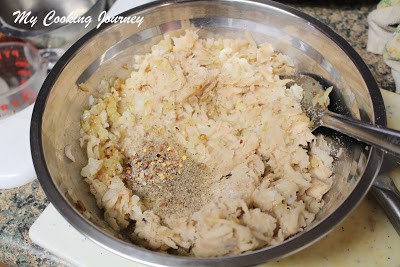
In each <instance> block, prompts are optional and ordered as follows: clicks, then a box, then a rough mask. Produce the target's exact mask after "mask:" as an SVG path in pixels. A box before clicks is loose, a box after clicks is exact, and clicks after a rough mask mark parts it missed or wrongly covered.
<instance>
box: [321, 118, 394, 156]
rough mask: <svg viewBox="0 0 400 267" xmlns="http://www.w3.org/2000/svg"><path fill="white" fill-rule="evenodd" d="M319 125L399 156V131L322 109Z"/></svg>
mask: <svg viewBox="0 0 400 267" xmlns="http://www.w3.org/2000/svg"><path fill="white" fill-rule="evenodd" d="M321 126H325V127H328V128H330V129H333V130H336V131H338V132H341V133H343V134H346V135H348V136H351V137H353V138H355V139H357V140H360V141H362V142H364V143H367V144H370V145H372V146H374V147H376V148H379V149H381V150H383V151H386V152H388V153H390V154H392V155H394V156H396V157H398V158H400V132H399V131H396V130H392V129H388V128H385V127H381V126H376V125H372V124H370V123H367V122H362V121H359V120H354V119H351V118H349V117H345V116H342V115H340V114H337V113H333V112H331V111H329V110H326V111H324V114H323V115H322V118H321Z"/></svg>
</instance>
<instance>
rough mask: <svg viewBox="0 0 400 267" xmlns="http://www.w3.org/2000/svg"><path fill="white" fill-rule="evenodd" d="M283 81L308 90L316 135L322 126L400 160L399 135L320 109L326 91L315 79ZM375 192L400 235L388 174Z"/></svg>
mask: <svg viewBox="0 0 400 267" xmlns="http://www.w3.org/2000/svg"><path fill="white" fill-rule="evenodd" d="M283 78H284V79H290V80H292V81H291V82H289V83H288V84H287V85H286V86H287V87H290V86H291V85H292V84H297V85H299V86H301V87H302V88H303V89H304V96H303V100H302V102H301V105H302V109H303V110H304V111H305V112H306V113H307V115H308V117H309V118H310V119H311V122H312V123H313V128H312V130H313V131H314V130H315V129H317V128H318V127H321V126H323V127H327V128H330V129H333V130H336V131H338V132H341V133H343V134H345V135H348V136H351V137H353V138H355V139H357V140H360V141H362V142H364V143H367V144H370V145H372V146H374V147H376V148H379V149H381V150H383V151H385V152H388V153H390V154H392V155H394V156H396V157H397V158H400V132H399V131H396V130H392V129H388V128H385V127H382V126H377V125H372V124H370V123H367V122H362V121H359V120H355V119H352V118H349V117H346V116H343V115H340V114H337V113H334V112H332V111H329V110H328V109H327V108H324V107H320V106H318V105H317V106H314V105H313V101H312V100H313V98H314V96H315V95H316V94H319V93H323V92H324V89H323V88H322V85H321V84H320V83H319V82H318V81H317V80H315V79H314V78H313V77H310V76H308V75H290V76H284V77H283ZM371 192H372V194H373V195H374V196H375V197H376V199H377V200H378V202H379V204H380V205H381V206H382V207H383V209H384V210H385V212H386V214H387V216H388V218H389V219H390V221H391V223H392V225H393V227H394V228H395V229H396V231H397V233H398V234H399V235H400V192H399V191H398V190H397V188H396V186H395V185H394V183H393V181H392V180H391V179H390V178H389V177H388V176H387V174H381V175H380V176H378V177H377V178H376V179H375V180H374V183H373V186H372V188H371Z"/></svg>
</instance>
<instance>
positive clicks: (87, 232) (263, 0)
mask: <svg viewBox="0 0 400 267" xmlns="http://www.w3.org/2000/svg"><path fill="white" fill-rule="evenodd" d="M192 2H193V3H195V2H214V1H207V0H167V1H162V0H158V1H154V2H151V3H148V4H144V5H141V6H138V7H135V8H133V9H130V10H128V11H125V12H123V13H121V14H120V15H121V16H129V15H134V14H136V13H137V12H141V11H145V10H147V9H154V8H157V7H162V6H166V5H172V4H174V5H176V4H187V3H192ZM215 2H223V3H228V4H229V3H232V2H240V3H250V4H262V5H267V6H271V7H273V8H277V9H281V10H283V11H285V12H288V13H290V14H292V15H295V16H297V17H300V18H301V19H304V20H306V21H308V22H309V23H310V24H312V25H313V26H314V27H315V28H317V29H318V30H319V31H321V32H322V33H323V34H324V35H326V36H327V37H328V38H330V39H331V41H333V42H335V43H336V44H337V45H338V46H339V47H340V48H341V49H342V51H343V52H344V53H345V54H346V55H347V56H348V57H349V59H350V60H352V62H353V63H354V65H355V66H356V68H357V69H358V71H359V73H360V75H361V76H362V78H363V80H364V81H365V83H366V85H367V88H368V91H369V93H370V96H371V99H372V105H373V111H374V117H375V118H374V120H375V124H378V125H382V126H385V125H386V112H385V106H384V103H383V98H382V95H381V93H380V90H379V87H378V85H377V83H376V81H375V79H374V77H373V75H372V73H371V72H370V70H369V68H368V67H367V65H366V64H365V63H364V61H363V60H362V58H361V56H360V55H359V54H358V53H357V52H356V51H355V50H354V49H353V48H352V47H351V45H350V44H349V43H347V41H345V40H344V38H342V37H341V36H339V35H338V34H337V33H335V32H334V31H333V30H332V29H331V28H330V27H328V26H327V25H325V24H323V23H322V22H320V21H319V20H317V19H315V18H313V17H311V16H310V15H307V14H305V13H303V12H301V11H299V10H297V9H295V8H292V7H289V6H287V5H284V4H281V3H278V2H274V1H271V0H249V1H242V0H234V1H230V0H221V1H215ZM108 27H111V26H110V24H103V25H102V26H101V27H100V28H99V29H93V30H91V31H90V32H89V33H87V34H86V35H84V36H83V37H82V38H81V39H79V40H78V41H77V42H76V43H75V44H73V45H72V46H71V47H70V49H69V50H68V51H67V52H66V53H65V54H64V55H63V56H62V57H61V59H60V60H59V61H58V62H57V63H56V65H55V66H54V68H53V69H52V70H51V72H50V73H49V75H48V77H47V78H46V80H45V82H44V84H43V86H42V89H41V90H40V92H39V95H38V97H37V101H36V103H35V106H34V110H33V115H32V120H31V128H30V144H31V154H32V158H33V163H34V167H35V170H36V173H37V176H38V179H39V181H40V184H41V186H42V187H43V189H44V191H45V193H46V196H47V197H48V198H49V200H50V202H51V203H52V204H53V205H54V206H55V208H56V209H57V210H58V212H59V213H60V214H62V216H63V217H64V218H65V219H66V220H67V221H68V222H69V223H70V224H71V225H73V226H74V228H75V229H77V230H78V231H79V232H81V233H82V234H83V235H84V236H86V237H87V238H89V239H90V240H92V241H94V242H95V243H97V244H98V245H100V246H102V247H104V248H106V249H108V250H110V251H112V252H114V253H115V254H118V255H120V256H122V257H125V258H127V259H130V260H132V261H136V262H139V263H143V264H148V265H152V266H204V265H207V266H249V265H255V264H262V263H265V262H268V261H271V260H276V259H279V258H281V257H283V256H288V255H290V254H293V253H295V252H297V251H299V250H301V249H303V248H305V247H307V246H309V245H311V244H313V243H314V242H316V241H318V240H319V239H321V238H323V237H324V236H325V235H327V234H328V233H329V232H330V231H332V230H333V229H334V228H335V226H337V225H338V224H339V223H340V222H341V221H342V220H344V219H345V218H346V217H347V215H348V214H349V213H350V212H351V211H352V210H353V209H354V208H355V207H356V206H357V205H358V204H359V202H360V201H361V200H362V199H363V197H364V196H365V195H366V193H367V192H368V189H369V188H370V186H371V185H372V182H373V180H374V178H375V176H376V175H377V173H378V171H379V169H380V166H381V164H382V160H383V155H384V154H383V152H382V151H380V150H377V149H375V148H374V147H371V148H370V153H369V156H368V162H367V165H366V168H365V170H364V174H363V175H362V177H361V178H360V181H359V182H358V183H357V185H356V186H355V188H354V190H353V191H352V192H351V193H350V195H349V196H348V197H347V199H345V200H344V202H343V203H342V204H341V205H340V206H339V207H338V208H337V209H336V210H335V211H334V212H333V213H332V214H331V215H329V216H328V217H326V218H325V220H323V221H322V222H320V223H318V224H316V225H315V226H313V227H312V228H311V229H309V230H308V231H306V232H301V234H299V235H298V236H294V237H291V238H289V239H287V240H285V241H284V242H283V243H281V244H279V245H276V246H273V247H266V248H262V249H258V250H255V251H250V252H246V253H243V254H240V255H235V256H224V257H217V258H193V257H182V256H174V255H167V254H163V253H160V252H155V251H150V250H147V249H144V248H141V247H139V246H136V245H134V244H130V243H127V242H124V241H121V240H118V239H116V238H114V237H112V236H110V235H108V234H106V233H105V232H103V231H101V230H100V229H98V228H97V227H96V226H94V225H93V224H92V223H91V222H89V221H88V220H87V219H85V218H83V217H82V215H81V214H80V213H79V212H77V211H75V209H74V208H73V207H72V206H70V205H69V204H68V203H67V201H66V200H65V199H64V197H63V196H62V194H61V193H60V192H59V191H58V189H57V186H56V185H55V183H54V181H53V180H52V178H51V175H50V172H49V170H48V168H47V166H46V161H45V158H44V151H43V147H42V132H41V125H42V121H43V113H44V111H45V108H46V101H47V97H48V95H49V93H50V92H51V90H52V88H53V85H54V84H55V82H56V80H57V78H58V77H59V75H60V74H61V72H62V71H63V69H64V67H65V66H66V65H67V64H68V63H69V61H70V60H71V58H73V57H74V56H75V55H76V52H77V51H79V50H80V49H81V47H83V46H84V45H86V44H87V41H89V40H90V39H91V38H93V37H94V36H95V35H96V34H97V33H99V32H101V31H103V30H105V29H107V28H108ZM128 244H129V245H128Z"/></svg>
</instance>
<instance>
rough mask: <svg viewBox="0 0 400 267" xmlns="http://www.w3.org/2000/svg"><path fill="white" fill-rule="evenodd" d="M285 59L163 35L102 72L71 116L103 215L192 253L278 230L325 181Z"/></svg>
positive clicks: (155, 245) (302, 216)
mask: <svg viewBox="0 0 400 267" xmlns="http://www.w3.org/2000/svg"><path fill="white" fill-rule="evenodd" d="M293 71H294V66H293V63H292V62H291V60H290V58H288V57H287V56H285V55H283V54H280V53H276V52H274V50H273V48H272V47H271V45H270V44H268V43H264V44H261V45H257V44H256V43H255V42H254V41H253V40H252V39H251V38H250V37H248V38H247V39H245V40H239V39H222V38H220V39H201V38H199V36H198V35H197V33H196V31H193V30H187V31H186V32H185V34H184V35H182V36H180V37H170V36H168V35H165V37H164V39H163V40H162V41H160V42H159V43H158V44H157V45H154V46H153V47H152V50H151V52H150V53H148V54H145V55H136V56H134V65H133V71H132V73H131V75H130V78H128V79H126V80H123V79H115V80H114V81H113V82H107V81H103V82H102V84H101V85H100V88H99V90H104V95H103V96H102V97H101V98H98V99H96V98H94V99H93V98H91V101H90V104H91V107H90V109H88V110H85V111H84V113H83V115H82V118H81V126H82V128H81V145H82V147H86V150H87V155H88V164H87V166H85V167H84V168H83V169H82V172H81V174H82V176H83V177H85V181H86V182H87V183H88V184H89V185H90V190H91V192H92V193H93V195H94V196H95V197H96V200H97V204H98V206H99V207H101V208H102V209H103V210H104V217H105V220H106V221H107V222H108V223H109V224H110V225H111V226H112V227H113V228H114V229H115V230H118V231H120V230H124V232H128V233H129V234H130V238H131V239H132V240H133V241H134V242H135V243H137V244H139V245H141V246H144V247H147V248H149V249H153V250H161V251H168V252H171V253H174V254H181V255H192V256H196V257H214V256H223V255H234V254H240V253H243V252H245V251H250V250H254V249H258V248H262V247H264V246H268V245H274V244H278V243H280V242H282V241H283V240H284V239H285V238H287V237H290V236H292V235H294V234H296V233H298V232H299V231H301V230H302V229H304V228H305V227H306V226H307V225H309V224H310V223H311V222H312V221H313V220H314V217H315V214H316V213H317V212H318V211H319V210H320V209H321V207H322V206H323V205H324V202H323V200H322V197H323V195H324V194H325V193H326V192H327V191H328V190H329V189H330V187H331V185H332V177H331V175H332V162H333V159H332V157H331V156H330V155H329V148H328V146H327V143H326V141H325V140H324V139H323V137H322V136H319V137H316V136H314V135H313V134H312V133H311V130H310V120H309V118H308V117H307V116H306V114H305V113H304V112H303V111H302V109H301V105H300V102H301V99H302V97H303V89H302V88H301V87H300V86H298V85H292V86H291V87H290V88H287V87H286V84H287V83H288V82H289V80H282V79H280V78H279V75H287V74H291V73H293Z"/></svg>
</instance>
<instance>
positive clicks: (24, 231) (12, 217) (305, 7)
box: [0, 1, 395, 266]
mask: <svg viewBox="0 0 400 267" xmlns="http://www.w3.org/2000/svg"><path fill="white" fill-rule="evenodd" d="M281 2H283V3H286V4H288V5H290V6H293V7H296V8H298V9H300V10H302V11H304V12H306V13H308V14H309V15H311V16H313V17H315V18H317V19H319V20H321V21H322V22H324V23H326V24H327V25H329V26H330V27H331V28H332V29H333V30H335V31H336V32H337V33H338V34H340V35H341V36H342V37H344V38H345V39H346V40H347V41H348V42H349V43H350V44H351V45H352V46H353V47H354V48H355V50H356V51H357V52H358V53H359V54H360V55H361V57H362V58H363V59H364V61H365V62H366V63H367V65H368V66H369V68H370V69H371V71H372V73H373V74H374V76H375V78H376V80H377V82H378V84H379V86H380V87H382V88H385V89H388V90H390V91H394V88H395V87H394V82H393V79H392V77H391V75H390V69H389V68H388V67H387V66H386V64H385V63H384V62H383V60H382V57H381V56H379V55H373V54H371V53H369V52H367V51H366V44H367V29H368V24H367V15H368V14H369V12H371V11H372V10H374V9H375V6H376V4H377V2H378V1H325V2H323V4H321V3H320V1H281ZM0 164H1V163H0ZM370 202H371V205H374V206H376V203H375V202H374V201H370ZM48 203H49V202H48V200H47V199H46V196H45V194H44V192H43V190H42V188H41V187H40V184H39V182H38V181H37V180H35V181H34V182H32V183H29V184H27V185H25V186H23V187H20V188H17V189H11V190H0V263H4V264H6V265H7V266H69V265H68V263H66V262H64V261H62V260H61V259H59V258H57V257H55V256H53V255H52V254H50V253H48V252H47V251H44V250H43V249H42V248H40V247H38V246H36V245H35V244H33V243H32V242H31V241H30V239H29V235H28V230H29V227H30V226H31V225H32V224H33V222H34V221H35V220H36V219H37V217H38V216H39V215H40V213H41V212H42V211H43V210H44V208H45V207H46V206H47V205H48ZM376 208H378V209H379V207H378V206H376Z"/></svg>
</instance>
